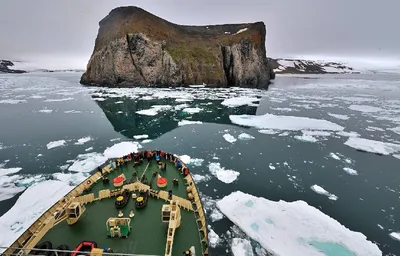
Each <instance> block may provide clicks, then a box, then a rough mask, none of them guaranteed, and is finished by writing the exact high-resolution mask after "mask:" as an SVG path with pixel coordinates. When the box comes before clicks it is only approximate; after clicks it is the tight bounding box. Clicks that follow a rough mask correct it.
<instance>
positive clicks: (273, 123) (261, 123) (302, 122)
mask: <svg viewBox="0 0 400 256" xmlns="http://www.w3.org/2000/svg"><path fill="white" fill-rule="evenodd" d="M229 118H230V120H231V122H232V123H234V124H238V125H242V126H250V127H255V128H258V129H276V130H293V131H298V130H327V131H341V130H343V129H344V128H343V127H342V126H340V125H338V124H335V123H332V122H330V121H326V120H321V119H314V118H308V117H297V116H278V115H273V114H264V115H260V116H255V115H230V116H229Z"/></svg>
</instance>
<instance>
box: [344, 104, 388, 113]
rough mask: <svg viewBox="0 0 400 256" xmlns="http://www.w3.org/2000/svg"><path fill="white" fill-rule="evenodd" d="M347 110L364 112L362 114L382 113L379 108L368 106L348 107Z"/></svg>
mask: <svg viewBox="0 0 400 256" xmlns="http://www.w3.org/2000/svg"><path fill="white" fill-rule="evenodd" d="M349 109H351V110H355V111H360V112H364V113H375V112H379V111H383V109H381V108H378V107H373V106H368V105H350V107H349Z"/></svg>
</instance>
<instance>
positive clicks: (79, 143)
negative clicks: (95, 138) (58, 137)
mask: <svg viewBox="0 0 400 256" xmlns="http://www.w3.org/2000/svg"><path fill="white" fill-rule="evenodd" d="M91 140H92V137H90V136H86V137H82V138H80V139H78V141H77V142H75V143H74V144H75V145H83V144H85V143H86V142H89V141H91Z"/></svg>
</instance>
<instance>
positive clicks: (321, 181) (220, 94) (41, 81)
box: [0, 73, 400, 255]
mask: <svg viewBox="0 0 400 256" xmlns="http://www.w3.org/2000/svg"><path fill="white" fill-rule="evenodd" d="M79 76H80V74H78V73H54V74H27V75H20V76H14V75H3V76H0V102H1V101H2V100H3V103H0V147H1V148H2V149H0V163H2V164H3V167H0V168H12V167H20V168H22V169H21V170H20V171H19V172H17V173H15V174H13V175H18V177H14V178H10V176H11V177H12V175H3V176H0V198H1V196H3V198H5V197H6V196H4V195H5V194H6V191H11V189H14V188H13V186H15V187H21V186H23V187H29V185H31V184H37V183H41V182H43V181H44V180H47V179H54V177H53V176H52V174H53V173H68V174H71V175H74V177H75V178H76V179H77V180H79V179H82V178H83V177H84V174H82V173H73V172H72V173H71V172H69V171H67V170H62V169H60V166H63V165H66V164H67V165H70V164H71V163H72V162H74V161H75V160H76V158H77V156H78V155H79V154H88V153H93V152H97V153H99V154H101V153H103V152H104V150H105V149H106V148H107V147H110V146H112V145H114V144H117V143H119V142H121V141H130V140H135V139H134V138H133V136H134V135H140V134H147V135H148V136H149V137H148V139H151V140H152V141H151V142H148V143H140V142H139V143H140V144H141V145H142V147H143V149H146V148H148V149H154V148H158V149H162V150H165V151H168V152H174V153H176V154H178V155H189V156H191V157H192V158H199V159H204V161H203V163H202V165H200V166H193V167H192V172H193V173H195V174H201V175H209V176H210V177H211V179H210V180H208V181H202V182H199V183H198V188H199V190H200V191H201V193H202V194H203V196H204V200H205V202H208V204H207V205H208V207H206V210H207V215H208V224H209V225H210V226H211V228H212V229H213V230H214V231H215V232H216V233H217V234H218V235H219V236H220V238H221V241H220V243H218V245H217V246H216V247H215V248H212V249H213V251H212V252H213V254H212V255H226V254H229V253H230V239H231V238H232V237H245V235H244V234H243V233H242V232H240V231H239V230H238V229H237V228H233V229H232V226H233V224H232V223H231V222H230V221H229V220H228V219H227V218H223V219H221V220H217V221H212V219H211V218H210V213H211V211H212V208H213V207H215V206H214V204H213V203H212V202H213V201H210V199H214V200H218V199H220V198H222V197H224V196H226V195H228V194H230V193H231V192H233V191H236V190H240V191H243V192H246V193H249V194H252V195H255V196H259V197H265V198H267V199H270V200H285V201H294V200H304V201H306V202H307V203H308V204H310V205H312V206H315V207H317V208H318V209H320V210H321V211H322V212H323V213H325V214H327V215H329V216H331V217H332V218H334V219H336V220H337V221H339V222H340V223H341V224H342V225H344V226H346V227H347V228H349V229H350V230H353V231H358V232H361V233H363V234H364V235H365V236H366V237H367V239H368V240H370V241H373V242H375V243H377V244H378V246H379V248H380V250H381V251H382V252H383V254H384V255H395V254H399V255H400V242H399V241H396V240H394V239H392V238H391V237H390V236H389V233H391V232H399V231H400V225H399V223H400V219H399V216H400V211H399V209H400V205H399V198H400V174H399V163H400V160H399V159H397V158H395V157H393V156H390V155H385V156H380V155H376V154H372V153H365V152H360V151H357V150H355V149H354V148H351V147H348V146H346V145H344V142H345V141H346V140H347V139H348V138H347V137H345V136H339V135H337V134H335V133H333V132H332V133H331V135H330V136H325V137H318V141H317V142H315V143H308V142H303V141H300V140H297V139H295V138H294V136H295V135H300V134H301V132H300V131H290V132H288V133H287V134H285V133H284V134H283V135H284V136H280V135H282V132H284V131H283V130H282V131H280V132H278V133H276V134H272V135H269V134H263V133H260V132H258V130H259V129H256V128H246V127H241V126H237V125H235V124H233V123H231V121H230V119H229V115H238V114H248V115H262V114H265V113H271V114H275V115H291V116H303V117H310V118H317V119H325V120H329V121H331V122H334V123H336V124H338V125H341V126H343V127H345V131H347V132H349V131H354V132H357V133H359V134H360V135H361V137H362V138H367V139H373V140H379V141H385V142H392V143H397V144H400V142H399V141H400V135H399V134H397V133H395V132H393V131H392V130H390V129H391V128H395V127H398V126H400V101H399V99H400V84H399V83H398V82H396V80H397V81H398V80H399V79H398V77H391V76H383V77H378V76H369V77H360V76H352V77H351V76H336V77H335V76H325V77H317V78H315V79H305V78H304V77H278V78H277V81H276V83H275V84H274V85H273V86H272V87H271V89H270V90H269V91H264V92H263V91H257V90H237V89H232V90H228V89H223V90H205V89H201V88H191V89H185V90H184V89H177V90H172V89H171V90H169V91H164V90H162V91H158V90H149V89H110V90H109V89H102V88H85V87H82V86H81V85H80V84H79V83H78V81H79ZM174 95H175V96H174ZM176 95H179V96H176ZM240 95H246V96H252V97H255V96H258V97H260V102H259V106H247V105H244V106H240V107H235V108H229V107H226V106H224V105H221V102H222V100H223V99H225V98H231V97H234V96H240ZM32 96H33V97H32ZM38 96H41V98H39V97H38ZM145 96H146V97H147V98H144V99H143V97H145ZM346 97H347V98H346ZM349 97H352V98H349ZM68 98H70V99H68ZM71 98H72V99H71ZM150 98H152V99H150ZM176 98H180V99H187V98H192V100H191V101H187V102H177V101H176ZM10 99H12V100H25V101H26V102H21V103H18V104H5V103H7V102H4V100H10ZM49 99H68V100H65V101H50V102H48V101H46V100H49ZM368 99H372V100H368ZM120 102H122V103H120ZM180 104H187V105H188V106H186V107H190V108H195V107H198V108H201V109H202V110H201V111H200V112H199V113H194V114H188V113H185V112H183V111H182V110H181V109H182V108H183V106H182V107H177V109H175V106H177V105H180ZM153 105H170V106H171V108H170V109H169V110H165V111H161V112H159V113H158V114H156V115H154V116H147V115H140V114H137V113H136V111H140V110H143V109H149V108H150V107H151V106H153ZM351 105H368V106H374V107H376V108H378V107H379V108H380V109H381V110H379V111H377V112H366V111H365V110H364V111H356V110H352V109H351V108H354V107H350V106H351ZM43 109H48V110H52V112H51V113H43V112H39V110H43ZM364 109H365V108H364ZM71 110H74V111H75V113H69V112H68V111H71ZM78 111H79V112H78ZM328 113H334V114H341V115H346V116H347V117H349V119H347V120H343V119H337V118H334V117H332V116H330V115H328ZM183 119H186V120H192V121H201V122H203V123H202V124H198V125H185V126H178V121H180V120H183ZM368 127H378V128H380V130H379V129H378V130H377V129H376V128H368ZM226 133H229V134H231V135H233V136H234V137H235V138H238V135H239V134H241V133H248V134H250V135H252V136H253V137H254V138H255V139H251V140H240V139H238V140H237V141H235V142H234V143H229V142H227V141H226V140H225V139H224V137H223V135H224V134H226ZM86 136H90V137H91V138H92V139H91V140H90V141H88V142H86V143H84V144H83V145H76V144H75V142H76V141H77V140H78V139H80V138H83V137H86ZM57 140H65V141H66V142H65V145H64V146H62V147H56V148H52V149H48V148H47V146H46V145H47V144H48V143H49V142H52V141H57ZM90 147H92V148H93V149H89V148H90ZM85 150H87V151H85ZM330 153H335V154H336V155H338V156H339V158H340V159H339V160H336V159H334V158H332V157H331V156H330ZM39 154H41V155H42V156H38V155H39ZM397 154H400V153H397ZM346 159H347V161H348V162H346ZM7 160H8V161H7ZM69 160H70V161H69ZM213 162H214V163H220V165H221V166H222V167H224V168H225V169H231V170H234V171H237V172H239V173H240V175H239V176H238V178H237V179H236V180H235V181H234V182H232V183H229V184H227V183H224V182H222V181H220V180H218V179H217V178H216V177H214V176H213V175H212V174H211V173H210V171H209V168H208V165H209V163H213ZM269 165H273V166H274V167H275V169H271V168H270V167H269ZM67 167H68V166H65V168H67ZM343 167H350V168H352V169H355V170H357V172H358V175H356V176H352V175H349V174H348V173H346V172H345V171H343ZM0 175H1V174H0ZM39 175H40V176H39ZM71 177H72V176H71ZM28 178H30V180H27V179H28ZM21 181H22V182H21ZM28 181H29V182H28ZM76 182H77V181H76ZM76 182H75V183H76ZM75 183H73V184H75ZM314 184H317V185H319V186H322V187H323V188H324V189H326V190H327V191H329V192H330V193H332V194H334V195H336V196H337V197H338V200H336V201H333V200H329V199H328V197H326V196H324V195H320V194H317V193H315V192H314V191H313V190H311V189H310V187H311V186H312V185H314ZM65 185H68V183H65ZM21 190H22V189H21ZM28 192H29V190H28ZM10 193H11V192H10ZM11 194H12V196H7V197H8V199H4V200H2V201H0V215H3V214H4V215H3V216H2V217H0V229H1V230H2V231H3V230H7V231H6V232H5V233H4V235H3V237H2V235H1V234H0V244H1V243H10V242H11V241H9V239H10V238H9V236H8V234H10V233H14V234H16V233H17V232H20V231H16V230H14V229H13V224H14V223H9V222H8V221H10V219H12V218H11V217H10V216H6V215H7V214H6V212H7V211H8V210H9V209H10V208H12V207H13V206H14V204H15V203H16V201H17V199H18V197H19V196H20V195H21V192H20V193H11ZM14 194H15V195H14ZM15 207H17V205H15ZM18 207H19V206H18ZM207 208H208V209H207ZM25 213H26V212H25ZM26 214H27V213H26ZM28 215H29V214H28ZM26 219H29V218H28V217H27V218H23V217H21V216H16V217H15V222H18V223H19V224H21V222H23V221H25V220H26ZM378 224H379V225H381V226H382V228H380V227H379V226H378ZM228 230H230V231H231V232H230V235H229V234H227V233H226V232H227V231H228ZM232 230H233V231H232ZM11 240H12V239H11ZM252 245H253V247H254V249H255V248H258V247H259V245H257V243H255V242H254V241H252ZM226 250H228V253H227V252H226ZM257 251H259V250H257ZM255 253H256V251H255ZM259 255H262V254H259Z"/></svg>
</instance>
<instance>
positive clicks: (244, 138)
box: [238, 133, 254, 140]
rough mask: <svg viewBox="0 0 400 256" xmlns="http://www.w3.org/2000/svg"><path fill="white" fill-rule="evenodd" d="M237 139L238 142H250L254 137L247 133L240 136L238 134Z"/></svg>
mask: <svg viewBox="0 0 400 256" xmlns="http://www.w3.org/2000/svg"><path fill="white" fill-rule="evenodd" d="M238 139H239V140H252V139H254V137H253V136H251V135H250V134H248V133H241V134H239V136H238Z"/></svg>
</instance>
